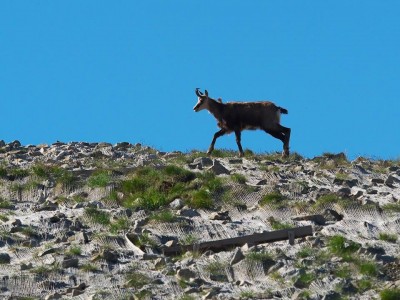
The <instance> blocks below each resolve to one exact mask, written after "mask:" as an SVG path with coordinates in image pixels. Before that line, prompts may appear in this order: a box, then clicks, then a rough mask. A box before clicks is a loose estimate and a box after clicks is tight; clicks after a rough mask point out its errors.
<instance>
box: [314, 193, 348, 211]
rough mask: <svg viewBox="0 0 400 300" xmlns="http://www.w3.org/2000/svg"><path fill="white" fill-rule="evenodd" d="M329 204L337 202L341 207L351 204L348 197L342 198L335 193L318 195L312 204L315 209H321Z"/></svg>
mask: <svg viewBox="0 0 400 300" xmlns="http://www.w3.org/2000/svg"><path fill="white" fill-rule="evenodd" d="M331 204H338V205H340V206H342V207H347V206H349V205H350V204H351V200H350V199H342V198H340V197H339V196H338V195H335V194H327V195H323V196H321V197H319V198H318V199H317V201H316V202H315V204H314V205H313V206H314V208H316V209H323V208H325V207H326V206H329V205H331Z"/></svg>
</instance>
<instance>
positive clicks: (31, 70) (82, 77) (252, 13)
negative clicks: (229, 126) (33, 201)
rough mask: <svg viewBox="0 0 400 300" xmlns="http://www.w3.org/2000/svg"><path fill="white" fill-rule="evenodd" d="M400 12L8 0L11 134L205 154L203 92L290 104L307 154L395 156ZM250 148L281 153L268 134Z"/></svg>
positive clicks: (4, 78) (249, 138) (4, 131)
mask: <svg viewBox="0 0 400 300" xmlns="http://www.w3.org/2000/svg"><path fill="white" fill-rule="evenodd" d="M399 16H400V1H397V0H396V1H389V0H387V1H378V0H377V1H365V0H364V1H351V0H346V1H338V0H335V1H319V0H315V1H306V0H305V1H297V0H296V1H267V0H263V1H232V0H229V1H222V0H219V1H186V0H185V1H165V0H162V1H161V0H159V1H99V0H96V1H31V0H29V1H10V0H8V1H1V2H0V100H1V126H0V139H3V140H5V141H6V142H10V141H12V140H15V139H18V140H20V141H21V142H22V143H23V144H40V143H53V142H55V141H56V140H59V141H64V142H69V141H90V142H100V141H106V142H111V143H116V142H120V141H128V142H131V143H137V142H140V143H142V144H145V145H149V146H152V147H156V148H157V149H160V150H163V151H171V150H181V151H189V150H192V149H199V150H206V149H207V148H208V146H209V144H210V142H211V139H212V135H213V134H214V132H215V131H216V130H217V126H216V122H215V120H214V118H213V117H212V116H211V115H209V114H208V113H206V112H204V111H202V112H199V113H195V112H193V110H192V108H193V106H194V105H195V103H196V100H197V99H196V96H195V94H194V89H195V88H196V87H200V88H202V89H208V91H209V93H210V96H212V97H215V98H217V97H221V98H222V99H223V100H224V101H229V100H244V101H250V100H271V101H273V102H275V103H277V104H278V105H279V106H282V107H284V108H287V109H288V110H289V115H284V116H282V125H285V126H288V127H291V128H292V140H291V150H292V151H296V152H298V153H300V154H301V155H304V156H307V157H313V156H316V155H320V154H321V153H323V152H341V151H343V152H345V153H346V154H347V155H348V156H349V157H350V158H354V157H357V156H359V155H364V156H368V157H374V158H382V159H393V158H395V159H396V158H399V157H400V134H399V130H400V118H399V117H400V17H399ZM242 144H243V147H244V148H248V149H251V150H253V151H256V152H272V151H281V150H282V145H281V142H280V141H278V140H276V139H274V138H272V137H271V136H267V135H266V134H265V133H263V132H261V131H257V132H253V131H245V132H243V135H242ZM216 148H225V149H234V150H236V149H237V147H236V143H235V138H234V135H229V136H225V137H221V138H220V139H219V140H218V141H217V144H216Z"/></svg>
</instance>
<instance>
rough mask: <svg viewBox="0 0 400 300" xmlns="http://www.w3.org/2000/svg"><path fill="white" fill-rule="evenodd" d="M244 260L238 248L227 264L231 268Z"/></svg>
mask: <svg viewBox="0 0 400 300" xmlns="http://www.w3.org/2000/svg"><path fill="white" fill-rule="evenodd" d="M244 258H245V256H244V255H243V252H242V250H241V249H240V248H239V247H237V248H236V249H235V252H234V253H233V256H232V259H231V261H230V262H229V264H230V265H231V266H232V265H234V264H236V263H238V262H240V261H241V260H243V259H244Z"/></svg>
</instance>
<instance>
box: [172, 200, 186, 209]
mask: <svg viewBox="0 0 400 300" xmlns="http://www.w3.org/2000/svg"><path fill="white" fill-rule="evenodd" d="M183 205H184V203H183V201H182V199H179V198H178V199H175V200H174V201H172V202H171V203H170V204H169V207H171V208H172V209H181V208H182V207H183Z"/></svg>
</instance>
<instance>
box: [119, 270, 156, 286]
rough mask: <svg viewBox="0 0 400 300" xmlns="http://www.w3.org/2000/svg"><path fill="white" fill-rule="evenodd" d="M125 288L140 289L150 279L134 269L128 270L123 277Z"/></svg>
mask: <svg viewBox="0 0 400 300" xmlns="http://www.w3.org/2000/svg"><path fill="white" fill-rule="evenodd" d="M125 280H126V284H125V285H126V287H130V288H135V289H141V288H142V287H144V286H145V285H146V284H149V283H150V282H151V279H150V277H148V276H147V275H145V274H142V273H139V272H138V271H137V270H136V269H134V270H130V271H129V272H128V273H127V274H126V277H125Z"/></svg>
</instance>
